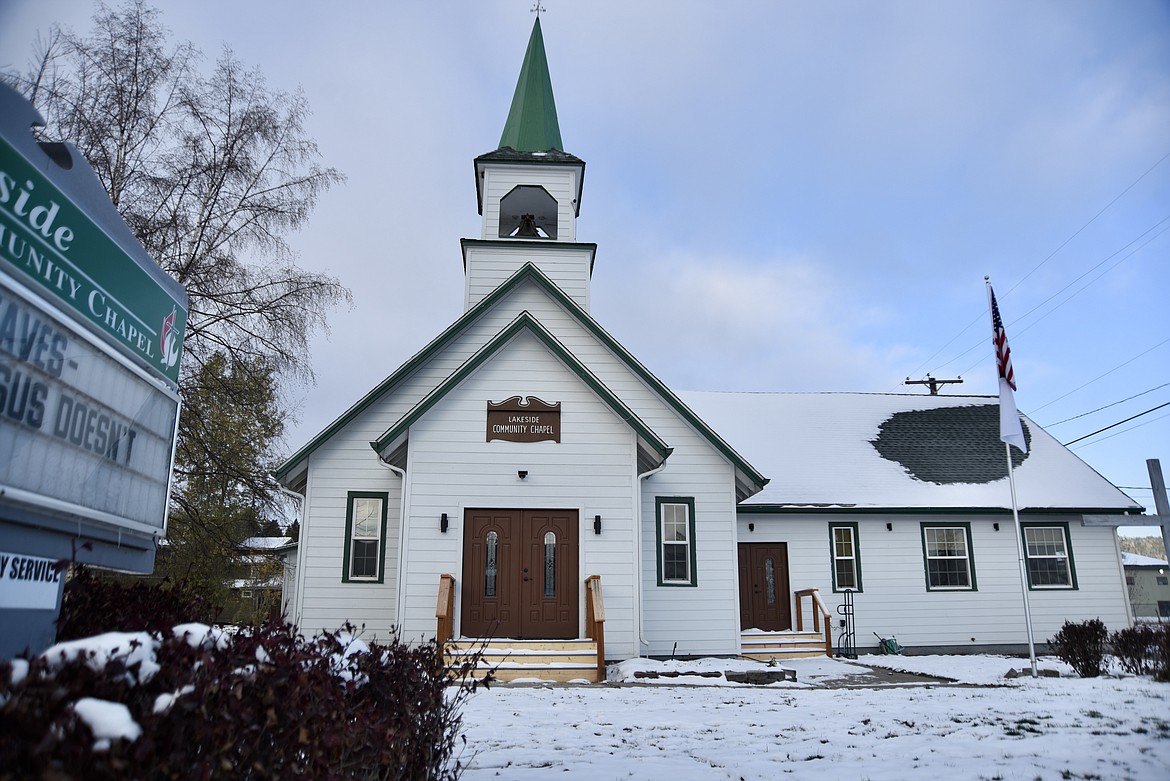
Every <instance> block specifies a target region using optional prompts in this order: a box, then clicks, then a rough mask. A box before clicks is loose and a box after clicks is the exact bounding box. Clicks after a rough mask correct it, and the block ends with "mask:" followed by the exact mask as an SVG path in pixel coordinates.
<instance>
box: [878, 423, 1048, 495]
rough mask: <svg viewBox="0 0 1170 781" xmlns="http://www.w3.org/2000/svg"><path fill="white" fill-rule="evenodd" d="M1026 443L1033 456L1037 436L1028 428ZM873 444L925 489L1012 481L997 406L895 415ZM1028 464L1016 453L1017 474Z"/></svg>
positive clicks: (883, 455) (885, 424)
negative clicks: (1008, 471) (935, 484)
mask: <svg viewBox="0 0 1170 781" xmlns="http://www.w3.org/2000/svg"><path fill="white" fill-rule="evenodd" d="M1024 439H1025V441H1026V442H1027V443H1028V448H1029V450H1030V449H1031V446H1032V432H1031V430H1029V428H1028V424H1027V423H1026V422H1025V423H1024ZM870 444H871V445H873V446H874V448H875V449H876V450H877V451H878V453H879V454H880V455H881V457H882V458H884V459H886V460H887V461H893V462H895V463H897V464H899V465H901V466H902V468H903V469H905V470H906V472H907V473H908V474H909V475H910V476H911V477H913V478H914V479H915V480H921V481H922V482H926V483H938V484H951V483H991V482H994V481H996V480H1002V479H1003V478H1005V477H1007V463H1006V459H1005V458H1004V445H1003V442H1001V441H1000V439H999V407H998V406H997V405H995V404H979V405H971V406H963V407H940V408H938V409H923V410H912V411H906V412H895V413H894V414H893V415H891V416H890V417H888V418H886V420H885V421H884V422H883V423H882V424H881V427H880V428H879V429H878V436H877V439H873V440H870ZM1027 458H1028V456H1027V455H1026V454H1024V453H1021V452H1020V451H1019V450H1017V449H1015V448H1012V466H1013V468H1016V467H1019V466H1020V464H1022V463H1023V462H1024V461H1025V460H1026V459H1027Z"/></svg>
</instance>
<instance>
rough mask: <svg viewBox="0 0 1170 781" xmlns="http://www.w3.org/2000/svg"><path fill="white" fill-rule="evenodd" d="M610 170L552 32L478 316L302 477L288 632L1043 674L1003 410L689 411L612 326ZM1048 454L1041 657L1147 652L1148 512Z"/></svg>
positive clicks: (507, 177) (1034, 565)
mask: <svg viewBox="0 0 1170 781" xmlns="http://www.w3.org/2000/svg"><path fill="white" fill-rule="evenodd" d="M584 168H585V164H584V162H583V161H582V160H580V159H579V158H577V157H574V156H573V155H571V154H569V153H567V152H565V151H563V148H562V143H561V137H560V130H559V126H558V123H557V115H556V108H555V105H554V102H553V94H552V88H551V82H550V80H549V75H548V66H547V62H546V58H545V50H544V43H543V39H542V35H541V29H540V21H539V19H537V21H536V24H535V26H534V28H533V31H532V36H531V39H530V41H529V45H528V49H527V52H526V54H525V58H524V62H523V66H522V70H521V73H520V79H519V83H518V85H517V88H516V93H515V96H514V98H513V103H512V106H511V110H510V113H509V115H508V118H507V122H506V124H505V127H504V132H503V135H502V137H501V139H500V143H499V148H497V149H496V150H495V151H492V152H488V153H487V154H484V155H482V156H480V157H478V158H476V160H475V183H476V195H477V199H478V204H479V210H480V213H481V214H482V229H481V232H480V236H479V237H478V238H473V239H463V240H462V241H461V247H462V254H463V258H462V260H463V266H464V269H465V272H466V278H465V287H464V299H465V311H464V314H463V315H462V316H461V317H460V318H459V319H458V320H456V321H455V322H454V323H452V324H451V325H450V326H449V327H448V328H447V329H446V330H444V331H443V332H442V333H440V334H439V335H438V336H437V337H435V339H434V340H433V341H431V342H430V343H429V344H427V345H426V346H425V347H423V348H422V350H421V351H419V352H418V353H417V354H416V355H415V356H414V357H413V358H411V359H410V360H409V361H407V362H406V363H405V364H404V365H402V366H400V367H399V368H398V369H396V370H394V371H393V373H391V374H390V375H389V376H388V377H387V378H386V379H385V380H384V381H383V382H381V383H380V384H379V385H378V386H377V387H375V388H373V389H372V390H370V391H369V392H368V393H366V394H365V395H364V396H362V397H361V398H360V399H358V400H356V401H355V403H354V404H353V405H352V406H351V407H350V408H349V409H347V410H345V411H344V412H343V413H342V414H341V415H340V417H338V418H337V419H336V420H335V421H334V422H333V423H332V424H330V425H329V426H328V427H327V428H326V429H325V430H323V431H322V432H320V433H319V434H318V435H317V436H316V437H315V438H313V439H312V441H310V442H308V443H307V444H305V445H304V446H303V447H301V448H300V449H299V450H298V451H297V452H296V453H294V454H293V455H292V456H291V457H290V458H288V460H287V461H286V462H285V463H284V464H283V465H282V466H281V467H280V469H279V470H278V472H277V477H278V479H279V480H280V482H281V483H282V484H283V485H284V486H285V488H287V489H288V490H290V491H292V492H295V493H296V494H298V495H300V496H301V497H303V498H302V501H301V517H300V519H299V520H300V545H299V550H298V552H297V561H296V566H295V570H294V573H295V574H294V575H293V577H291V578H290V582H289V585H290V586H291V588H290V589H289V591H290V593H287V594H286V595H285V597H286V603H287V606H288V616H289V618H290V620H292V621H293V622H294V623H296V624H297V625H298V626H299V627H300V629H301V631H303V632H306V633H307V632H313V631H316V630H320V629H335V628H337V627H338V626H340V625H341V624H342V623H343V622H346V621H348V622H350V623H352V624H354V625H357V626H361V627H364V630H365V632H366V634H367V635H368V636H371V637H373V638H375V639H376V638H379V637H381V638H384V637H386V636H388V635H389V634H390V633H391V632H393V631H395V629H397V630H398V631H399V632H400V634H401V636H402V637H404V638H406V639H410V640H415V639H421V638H431V637H435V636H436V635H437V636H439V637H440V639H443V640H448V639H452V638H462V639H467V640H481V641H482V640H486V639H492V640H493V641H495V642H497V643H499V642H501V641H503V645H504V646H506V647H507V648H508V649H510V650H509V653H510V654H511V658H512V659H513V661H514V660H515V659H518V658H520V657H521V656H525V654H528V655H531V656H532V657H533V658H540V659H542V660H543V662H544V663H545V664H546V665H547V666H552V667H561V668H563V669H564V670H565V671H566V672H565V673H564V675H563V676H562V677H590V676H591V675H592V674H593V673H595V672H596V671H597V670H599V669H603V668H602V667H601V665H602V664H603V663H604V660H605V659H609V660H610V661H613V660H619V659H624V658H629V657H634V656H642V655H652V656H670V655H675V656H696V655H729V656H730V655H740V654H744V655H755V656H760V657H762V658H767V657H768V656H777V657H781V658H783V657H784V656H789V655H799V654H810V653H817V654H824V653H834V652H837V651H840V650H842V649H844V650H848V648H849V646H850V644H851V642H852V641H854V640H855V641H856V644H857V645H858V646H859V647H861V648H862V649H863V650H866V649H869V648H872V647H873V646H874V645H875V644H876V642H877V640H876V639H875V638H874V634H877V635H880V636H882V637H890V636H896V637H897V639H898V642H899V643H900V644H901V645H903V646H906V647H907V648H908V649H910V650H911V651H915V650H917V651H943V650H946V651H961V650H968V651H986V650H999V651H1003V650H1010V651H1018V650H1021V649H1026V643H1027V634H1026V627H1025V622H1024V612H1023V593H1022V587H1021V578H1020V567H1019V561H1018V555H1017V550H1018V548H1017V543H1016V534H1015V530H1014V529H1015V527H1014V523H1013V519H1012V513H1011V495H1010V491H1009V487H1008V479H1007V466H1006V463H1005V457H1004V447H1003V445H1002V443H1001V442H1000V441H999V438H998V407H997V406H996V405H997V400H996V399H995V398H994V397H975V396H938V395H936V396H926V395H910V394H864V393H859V394H779V393H760V394H750V393H745V394H728V393H676V392H673V391H672V390H670V389H669V388H667V387H666V386H665V385H664V384H663V383H662V382H661V381H660V380H658V379H657V378H656V377H655V376H654V375H653V374H651V373H650V372H649V371H648V370H647V369H646V368H645V367H644V366H643V365H642V364H641V363H639V362H638V360H637V358H635V357H634V356H633V355H631V354H630V353H629V352H628V351H627V350H626V349H625V348H624V347H623V346H622V345H621V344H619V343H618V342H617V341H616V340H615V339H614V338H613V337H612V336H610V335H609V334H608V333H607V332H606V330H605V329H604V327H603V326H602V325H601V324H599V323H598V322H597V321H596V320H594V318H593V317H592V316H591V314H590V298H591V294H590V278H591V274H592V270H593V265H594V261H595V257H596V254H597V246H596V245H595V244H590V243H585V242H580V241H578V238H577V217H578V214H579V205H580V202H581V190H582V179H583V174H584ZM1024 427H1025V432H1026V434H1027V436H1028V440H1029V445H1030V447H1029V452H1028V453H1027V454H1026V455H1021V454H1018V453H1017V454H1016V458H1017V462H1016V468H1015V475H1016V482H1017V485H1018V491H1019V507H1020V509H1021V520H1022V528H1023V541H1024V549H1025V551H1026V557H1025V558H1026V570H1027V573H1028V585H1027V588H1028V595H1029V598H1030V603H1031V612H1032V624H1033V628H1034V632H1035V636H1036V639H1037V641H1039V642H1043V641H1044V640H1046V639H1047V638H1049V637H1051V636H1052V635H1053V634H1055V632H1056V631H1057V630H1058V629H1059V628H1060V626H1061V624H1062V623H1063V622H1064V621H1066V620H1073V621H1076V620H1083V619H1087V618H1098V617H1099V618H1101V619H1102V620H1103V621H1104V622H1105V623H1106V624H1107V625H1108V626H1109V627H1110V628H1111V629H1116V628H1121V627H1122V626H1126V625H1128V623H1129V621H1130V615H1131V612H1130V608H1129V604H1128V598H1127V592H1126V585H1125V576H1124V572H1123V569H1122V563H1121V555H1120V552H1119V550H1118V546H1117V541H1116V535H1115V529H1114V528H1113V526H1114V525H1116V524H1112V523H1111V522H1110V521H1109V517H1110V516H1112V517H1116V518H1120V517H1123V516H1124V515H1125V514H1136V513H1141V512H1142V508H1141V507H1140V506H1138V505H1137V503H1136V502H1134V501H1133V500H1132V499H1131V498H1129V497H1128V496H1126V495H1125V494H1124V493H1122V492H1121V491H1120V490H1118V489H1117V488H1116V487H1114V486H1113V485H1111V484H1110V483H1109V482H1108V481H1107V480H1105V479H1104V478H1103V477H1101V476H1100V475H1099V474H1097V473H1096V472H1095V471H1093V470H1092V469H1091V468H1090V467H1089V466H1088V465H1086V464H1085V463H1084V462H1082V461H1081V460H1080V459H1078V458H1077V457H1076V456H1075V455H1073V454H1072V453H1071V452H1070V451H1068V450H1067V449H1066V448H1064V447H1062V446H1061V445H1060V444H1059V443H1058V442H1057V441H1056V440H1055V439H1053V438H1052V437H1051V436H1049V435H1048V433H1047V432H1045V431H1044V430H1043V429H1041V428H1040V427H1038V426H1036V425H1035V424H1033V423H1031V422H1030V421H1028V420H1027V419H1026V418H1025V419H1024ZM1103 518H1104V519H1105V520H1102V519H1103ZM867 638H868V639H867ZM526 644H528V645H527V646H526ZM526 648H528V649H529V650H525V649H526ZM533 648H535V649H539V652H538V651H534V650H530V649H533ZM540 654H546V656H540ZM558 654H560V656H558ZM549 659H552V660H554V661H552V662H549ZM558 659H560V660H562V662H557V661H555V660H558ZM508 664H510V663H506V664H505V667H506V666H507V665H508ZM578 667H579V668H580V669H577V668H578Z"/></svg>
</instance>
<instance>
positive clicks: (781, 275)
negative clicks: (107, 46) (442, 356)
mask: <svg viewBox="0 0 1170 781" xmlns="http://www.w3.org/2000/svg"><path fill="white" fill-rule="evenodd" d="M158 5H159V6H160V7H161V8H163V9H164V22H165V23H166V24H167V26H169V27H170V29H171V30H172V32H173V35H174V38H175V39H176V40H190V41H192V42H194V43H195V44H196V45H197V46H198V47H200V48H201V49H202V50H203V51H204V52H205V54H206V56H207V65H208V66H209V67H210V64H211V62H212V61H213V60H214V58H215V56H216V55H217V54H218V52H219V51H220V49H221V47H222V46H225V45H226V46H229V47H231V48H232V49H233V50H234V51H235V53H236V55H237V56H238V58H239V59H240V60H242V61H243V62H245V63H247V64H249V65H255V66H258V67H259V68H260V69H261V70H262V71H263V72H264V73H265V75H266V76H267V79H268V81H269V84H270V86H272V87H273V88H277V89H284V90H292V89H296V88H297V87H298V86H299V87H301V88H303V90H304V92H305V94H306V96H307V98H308V100H309V103H310V105H311V106H312V108H313V111H314V115H313V117H312V118H311V121H310V123H309V131H310V133H311V134H312V135H313V136H315V137H316V139H317V140H318V142H319V144H320V148H321V151H322V154H323V157H324V162H325V163H326V164H328V165H332V166H335V167H337V168H339V169H341V170H342V171H343V172H344V173H345V175H346V176H347V177H348V181H347V182H346V183H345V184H344V185H341V186H338V187H336V188H335V189H334V190H332V191H331V192H329V193H328V194H327V195H326V196H325V197H324V198H323V199H322V200H321V203H320V205H319V208H318V209H317V211H316V213H315V215H314V217H313V219H312V221H311V223H310V225H309V226H308V228H307V229H305V230H304V231H302V232H301V233H299V234H297V235H296V236H295V237H293V244H294V246H295V248H296V249H297V251H298V252H299V254H300V263H301V265H302V266H303V267H305V268H307V269H311V270H321V271H327V272H329V273H332V274H334V275H336V276H338V277H339V278H340V279H341V281H342V282H343V283H344V284H345V285H347V286H348V287H349V288H351V289H352V291H353V293H354V306H353V308H352V310H348V311H337V312H335V313H334V314H333V316H332V318H331V321H332V332H331V334H330V335H329V337H328V338H325V337H324V336H322V337H321V338H319V339H317V340H315V342H314V346H313V355H312V362H313V365H314V367H315V371H316V373H317V383H316V386H315V387H312V388H307V389H300V390H297V391H295V392H294V393H293V396H294V398H295V400H296V403H297V404H298V410H297V416H298V421H299V422H298V424H297V425H296V426H295V427H294V428H293V429H292V430H291V432H290V435H289V440H288V442H287V447H288V448H289V450H290V451H291V450H292V449H295V448H297V447H299V446H300V445H302V444H304V442H306V441H307V440H308V439H309V438H310V437H312V436H313V435H314V434H315V433H316V432H317V431H319V430H320V429H321V428H323V427H324V426H325V425H327V424H328V423H329V422H330V421H331V420H332V419H333V418H335V417H336V416H337V415H339V414H341V413H342V412H343V411H344V410H345V409H346V408H347V407H348V406H349V405H350V404H352V403H353V402H354V401H356V400H357V399H358V398H359V397H361V396H362V395H363V394H364V393H365V392H366V391H367V390H369V389H370V388H371V387H373V386H374V385H375V384H376V383H377V382H378V381H380V380H381V379H382V378H383V377H385V376H386V375H387V374H389V373H390V372H391V371H393V370H394V369H395V368H396V367H397V366H398V365H399V364H400V363H401V362H402V361H403V360H405V359H406V358H408V357H409V356H410V355H412V354H414V353H415V352H417V351H418V350H419V349H420V348H421V347H422V346H424V345H425V344H426V343H427V342H428V341H429V340H430V339H432V338H433V337H434V336H435V335H437V334H438V333H439V332H440V331H441V330H442V329H443V328H444V327H446V326H447V325H448V324H449V323H450V322H451V321H453V320H454V319H455V318H456V317H458V316H459V314H461V311H462V293H463V286H462V284H463V282H462V263H461V256H460V252H459V244H458V240H459V238H461V237H477V236H479V233H480V224H479V219H478V215H477V213H476V204H475V187H474V180H473V177H472V159H473V158H474V157H475V156H476V155H479V154H482V153H484V152H487V151H490V150H492V149H494V148H495V147H496V146H497V145H498V143H499V137H500V131H501V130H502V128H503V124H504V119H505V117H506V114H507V110H508V105H509V102H510V100H511V96H512V91H513V90H514V88H515V83H516V77H517V75H518V73H519V67H520V61H521V58H522V55H523V53H524V48H525V46H526V44H527V40H528V36H529V33H530V31H531V27H532V20H533V15H532V14H531V13H530V9H531V8H532V5H533V0H476V2H470V1H469V2H442V3H436V2H433V0H432V1H431V2H421V1H420V2H350V1H349V0H334V1H333V2H330V3H319V2H313V3H309V2H303V3H297V2H291V0H281V1H279V2H278V1H277V0H245V1H243V2H241V0H230V1H225V0H200V2H198V3H188V2H167V0H162V1H161V2H159V3H158ZM544 5H545V8H546V10H545V12H544V13H543V15H542V27H543V30H544V38H545V44H546V47H547V52H548V59H549V67H550V71H551V74H552V79H553V85H554V90H555V94H556V100H557V109H558V114H559V117H560V126H561V135H562V138H563V139H564V144H565V149H566V151H568V152H571V153H573V154H575V155H577V156H578V157H581V158H583V159H584V160H585V161H586V162H587V169H586V177H585V192H584V195H583V198H582V208H581V218H580V221H579V223H578V238H579V239H580V240H581V241H591V242H597V244H598V245H599V248H598V255H597V264H596V269H595V273H594V283H593V284H594V286H593V314H594V315H595V317H596V318H597V319H598V320H599V321H600V323H601V324H602V325H603V326H604V327H605V328H606V329H608V330H609V331H610V332H611V333H612V334H613V335H614V336H615V337H617V338H618V339H619V340H620V341H622V342H623V343H624V344H625V345H626V346H627V347H628V348H629V349H630V350H631V351H632V352H633V353H634V354H635V355H636V356H638V357H639V358H640V359H641V360H642V361H643V363H645V364H646V365H647V366H648V367H649V368H650V369H651V370H652V371H654V372H655V373H656V374H657V375H658V376H659V377H661V378H662V379H663V380H664V381H665V382H666V383H667V384H668V385H669V386H671V387H673V388H676V389H678V390H754V391H869V392H922V390H921V388H917V387H905V386H903V385H902V382H903V380H904V379H905V378H906V377H907V376H910V377H913V378H915V379H920V378H922V377H924V376H926V374H927V373H928V372H929V373H930V374H932V375H933V376H935V377H939V378H954V377H957V376H962V377H963V379H964V384H963V385H961V386H949V387H948V388H947V390H948V391H953V390H955V389H956V387H957V388H958V390H959V391H960V392H966V393H987V394H990V393H995V392H996V384H995V365H994V358H993V354H992V351H991V343H990V326H989V324H988V317H987V311H986V309H987V304H986V294H985V292H984V285H983V276H984V275H985V274H988V275H990V276H991V278H992V281H993V283H994V284H995V286H996V291H997V297H998V299H999V303H1000V308H1001V310H1002V313H1003V316H1004V320H1005V323H1006V326H1007V333H1008V337H1009V339H1010V343H1011V346H1012V349H1013V358H1014V363H1015V369H1016V376H1017V381H1018V385H1019V391H1018V393H1017V395H1016V400H1017V403H1018V405H1019V407H1020V409H1021V411H1023V412H1024V413H1025V414H1027V415H1028V416H1029V417H1031V418H1032V419H1033V420H1035V421H1036V422H1037V423H1039V424H1041V425H1044V426H1046V427H1048V429H1049V430H1050V431H1051V432H1052V433H1053V434H1054V435H1055V436H1056V437H1057V438H1058V439H1060V440H1061V441H1063V442H1068V441H1071V440H1074V439H1077V438H1078V437H1081V436H1084V435H1086V434H1089V433H1091V432H1094V431H1096V430H1098V429H1101V428H1104V427H1106V426H1109V425H1111V424H1114V423H1117V422H1118V421H1121V420H1123V419H1125V418H1128V417H1130V416H1134V415H1139V414H1140V413H1143V412H1145V411H1147V410H1150V409H1153V408H1156V407H1158V406H1159V405H1162V404H1167V403H1168V402H1170V314H1168V311H1170V307H1168V301H1170V234H1168V233H1167V231H1170V5H1168V4H1167V3H1165V2H1143V0H1127V2H1124V3H1117V2H1111V1H1107V0H1100V1H1095V2H1088V1H1086V0H1061V1H1060V2H1026V3H1021V2H1019V0H1009V1H1007V2H996V1H993V0H984V1H981V2H948V3H936V2H926V1H925V0H923V1H921V2H880V3H879V2H834V1H832V0H829V1H825V0H816V1H815V2H814V1H813V0H808V1H807V2H803V1H795V0H793V1H791V2H763V1H762V0H761V1H760V2H746V1H745V2H726V3H714V2H700V1H699V0H646V1H645V2H640V3H631V2H613V1H611V0H591V1H590V2H587V3H586V2H576V3H568V2H558V0H544ZM91 12H92V6H91V4H90V3H89V2H88V0H0V65H3V66H20V65H22V64H23V63H24V62H26V60H27V59H28V57H29V55H30V53H31V44H32V41H33V40H34V39H35V37H36V35H37V34H38V31H41V32H43V31H45V30H47V29H48V27H49V25H51V24H52V23H61V24H64V25H66V26H70V27H73V28H74V29H78V30H84V29H86V28H87V25H88V18H89V16H90V14H91ZM1074 416H1081V417H1075V419H1073V418H1074ZM1073 448H1074V450H1075V452H1076V453H1077V454H1078V455H1079V456H1080V457H1082V458H1083V459H1084V460H1086V461H1087V462H1088V463H1089V464H1090V465H1092V466H1093V467H1095V468H1096V469H1097V470H1098V471H1100V472H1101V473H1102V474H1104V475H1105V476H1106V477H1108V478H1109V479H1110V480H1112V481H1113V482H1114V483H1116V484H1118V485H1120V486H1123V487H1127V491H1128V492H1129V493H1130V495H1131V496H1133V497H1134V498H1135V499H1137V500H1138V501H1139V502H1140V503H1142V504H1143V505H1145V506H1147V507H1151V508H1152V506H1153V501H1152V494H1151V491H1150V490H1149V488H1148V486H1149V478H1148V475H1147V472H1146V464H1145V460H1146V459H1147V458H1160V459H1161V460H1162V463H1163V469H1164V470H1165V471H1166V472H1168V473H1170V406H1168V407H1163V408H1161V409H1156V410H1154V411H1153V412H1149V413H1148V414H1145V415H1142V416H1141V417H1137V418H1136V419H1134V420H1132V421H1130V422H1129V423H1125V424H1122V425H1120V426H1116V427H1114V428H1110V429H1109V430H1107V431H1105V432H1103V433H1101V434H1098V435H1096V436H1094V437H1090V438H1088V439H1085V440H1083V441H1082V442H1080V443H1077V444H1075V445H1073ZM846 479H847V478H846Z"/></svg>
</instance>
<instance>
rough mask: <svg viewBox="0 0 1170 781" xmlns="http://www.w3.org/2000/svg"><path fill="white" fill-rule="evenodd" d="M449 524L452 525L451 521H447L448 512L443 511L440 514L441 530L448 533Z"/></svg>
mask: <svg viewBox="0 0 1170 781" xmlns="http://www.w3.org/2000/svg"><path fill="white" fill-rule="evenodd" d="M449 525H450V523H449V522H448V521H447V513H443V514H442V515H440V516H439V531H440V532H442V533H443V534H446V533H447V527H448V526H449Z"/></svg>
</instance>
